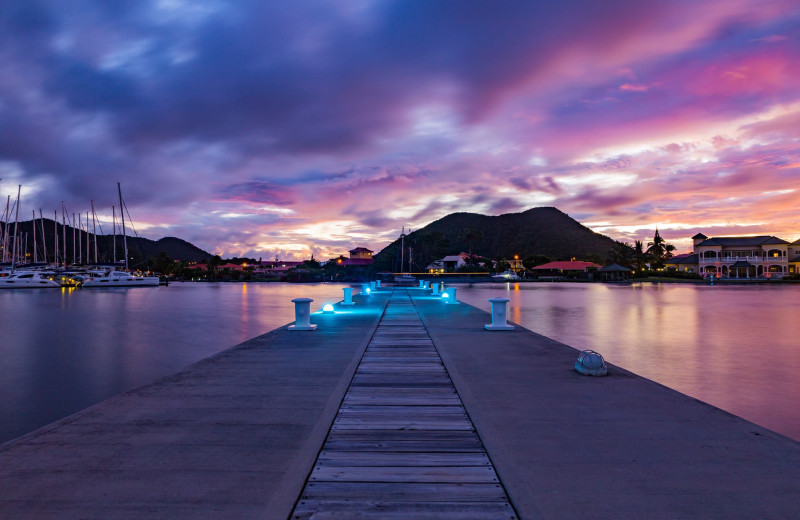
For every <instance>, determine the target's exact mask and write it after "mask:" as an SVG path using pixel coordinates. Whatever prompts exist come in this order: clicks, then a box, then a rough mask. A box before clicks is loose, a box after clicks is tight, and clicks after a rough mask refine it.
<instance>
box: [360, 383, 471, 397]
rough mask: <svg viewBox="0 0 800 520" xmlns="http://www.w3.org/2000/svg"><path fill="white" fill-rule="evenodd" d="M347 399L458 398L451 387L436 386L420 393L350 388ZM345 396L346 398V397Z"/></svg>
mask: <svg viewBox="0 0 800 520" xmlns="http://www.w3.org/2000/svg"><path fill="white" fill-rule="evenodd" d="M347 396H349V397H398V398H405V397H428V398H437V397H439V398H440V397H458V395H457V394H456V389H455V388H453V387H452V386H436V387H431V388H428V389H426V390H425V391H424V392H421V391H420V389H418V388H401V387H391V386H388V385H387V386H385V387H368V386H364V387H358V386H357V387H353V386H351V387H350V390H348V392H347ZM347 396H346V397H347Z"/></svg>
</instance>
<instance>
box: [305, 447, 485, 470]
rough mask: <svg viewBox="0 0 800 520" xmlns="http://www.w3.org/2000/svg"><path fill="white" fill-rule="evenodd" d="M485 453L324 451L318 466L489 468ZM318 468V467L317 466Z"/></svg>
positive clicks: (318, 460)
mask: <svg viewBox="0 0 800 520" xmlns="http://www.w3.org/2000/svg"><path fill="white" fill-rule="evenodd" d="M490 464H491V463H490V462H489V457H488V456H487V455H486V454H485V453H395V452H391V451H389V452H376V451H369V452H358V451H333V450H323V452H322V453H320V455H319V458H318V459H317V466H320V467H322V466H419V467H425V466H453V467H460V466H489V465H490ZM315 467H316V466H315Z"/></svg>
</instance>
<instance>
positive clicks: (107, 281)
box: [82, 271, 159, 287]
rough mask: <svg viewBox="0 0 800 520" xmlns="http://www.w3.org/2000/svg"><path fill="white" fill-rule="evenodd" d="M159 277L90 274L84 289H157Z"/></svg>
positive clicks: (84, 283) (107, 273)
mask: <svg viewBox="0 0 800 520" xmlns="http://www.w3.org/2000/svg"><path fill="white" fill-rule="evenodd" d="M158 285H159V280H158V277H157V276H133V275H131V274H129V273H127V272H123V271H111V272H106V273H100V272H93V273H90V275H89V276H88V277H86V278H85V279H84V281H83V284H82V287H157V286H158Z"/></svg>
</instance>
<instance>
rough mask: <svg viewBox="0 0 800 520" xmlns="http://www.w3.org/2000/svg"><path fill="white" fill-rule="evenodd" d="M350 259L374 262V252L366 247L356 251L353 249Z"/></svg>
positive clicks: (358, 248)
mask: <svg viewBox="0 0 800 520" xmlns="http://www.w3.org/2000/svg"><path fill="white" fill-rule="evenodd" d="M350 258H364V259H369V260H372V250H370V249H367V248H366V247H357V248H355V249H351V250H350ZM370 263H371V262H370Z"/></svg>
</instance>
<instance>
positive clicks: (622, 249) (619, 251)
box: [609, 241, 634, 265]
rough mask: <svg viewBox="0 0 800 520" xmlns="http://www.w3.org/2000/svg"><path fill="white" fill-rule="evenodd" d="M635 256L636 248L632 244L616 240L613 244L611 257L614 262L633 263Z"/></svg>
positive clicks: (620, 263) (621, 263)
mask: <svg viewBox="0 0 800 520" xmlns="http://www.w3.org/2000/svg"><path fill="white" fill-rule="evenodd" d="M633 258H634V249H633V248H632V247H631V246H630V244H626V243H625V242H617V241H615V242H614V245H613V246H611V251H610V252H609V259H610V260H611V262H612V263H615V264H619V265H631V262H632V260H633Z"/></svg>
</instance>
